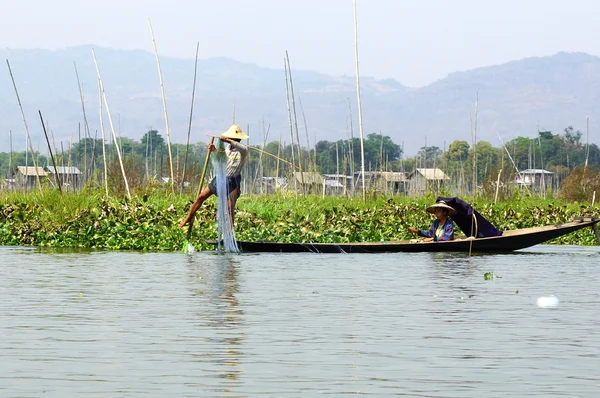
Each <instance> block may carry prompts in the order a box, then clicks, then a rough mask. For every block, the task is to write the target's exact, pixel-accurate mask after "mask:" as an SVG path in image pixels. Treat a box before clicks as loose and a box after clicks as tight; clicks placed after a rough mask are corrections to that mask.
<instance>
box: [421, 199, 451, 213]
mask: <svg viewBox="0 0 600 398" xmlns="http://www.w3.org/2000/svg"><path fill="white" fill-rule="evenodd" d="M435 209H446V210H448V214H449V215H451V216H453V215H455V214H456V210H454V209H453V208H452V207H451V206H448V205H447V204H446V203H445V202H444V201H439V202H436V203H435V204H433V205H431V206H429V207H428V208H427V212H428V213H431V214H433V213H434V212H435Z"/></svg>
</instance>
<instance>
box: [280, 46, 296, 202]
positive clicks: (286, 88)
mask: <svg viewBox="0 0 600 398" xmlns="http://www.w3.org/2000/svg"><path fill="white" fill-rule="evenodd" d="M283 69H284V71H285V95H286V105H287V113H288V124H289V127H290V136H291V139H292V143H291V146H290V148H291V150H292V165H293V166H292V175H293V172H294V171H295V169H296V160H295V159H294V127H293V124H292V110H291V108H290V91H289V83H288V65H287V60H286V59H285V58H283ZM294 192H295V194H296V199H298V180H297V179H296V176H295V175H294Z"/></svg>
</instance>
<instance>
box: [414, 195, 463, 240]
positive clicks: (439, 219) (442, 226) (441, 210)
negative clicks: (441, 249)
mask: <svg viewBox="0 0 600 398" xmlns="http://www.w3.org/2000/svg"><path fill="white" fill-rule="evenodd" d="M427 212H428V213H431V214H433V215H435V220H433V222H432V223H431V226H430V227H429V229H425V230H418V229H416V228H412V227H409V228H408V232H410V233H411V234H414V235H417V236H424V237H425V239H423V241H424V242H438V241H449V240H454V223H453V222H452V220H450V219H449V218H448V217H451V216H453V215H455V214H456V210H454V209H453V208H452V207H450V206H448V205H447V204H446V203H444V202H443V201H439V202H436V203H435V204H433V205H431V206H429V207H428V208H427Z"/></svg>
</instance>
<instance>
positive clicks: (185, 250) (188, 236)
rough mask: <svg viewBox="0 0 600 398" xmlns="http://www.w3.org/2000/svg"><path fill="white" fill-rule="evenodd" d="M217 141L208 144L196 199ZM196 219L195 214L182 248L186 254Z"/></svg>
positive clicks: (213, 138) (212, 140)
mask: <svg viewBox="0 0 600 398" xmlns="http://www.w3.org/2000/svg"><path fill="white" fill-rule="evenodd" d="M214 141H215V137H211V139H210V143H209V144H208V153H207V154H206V159H205V160H204V167H203V168H202V174H201V175H200V184H198V193H197V194H196V198H197V197H198V196H200V193H201V192H202V185H203V184H204V176H205V175H206V169H207V168H208V160H209V159H210V152H211V150H210V147H211V146H212V145H213V142H214ZM195 218H196V215H195V214H194V217H192V218H191V219H190V222H189V224H188V230H187V233H186V235H185V241H183V247H182V248H181V251H183V252H184V253H188V252H189V251H190V246H191V245H190V237H191V236H192V227H193V225H194V219H195ZM192 250H193V246H192Z"/></svg>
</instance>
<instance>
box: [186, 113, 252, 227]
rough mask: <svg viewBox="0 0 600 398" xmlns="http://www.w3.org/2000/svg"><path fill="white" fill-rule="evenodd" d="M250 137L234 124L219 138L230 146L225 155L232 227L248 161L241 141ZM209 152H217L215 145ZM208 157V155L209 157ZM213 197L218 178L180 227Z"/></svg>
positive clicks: (202, 194) (210, 147) (195, 202)
mask: <svg viewBox="0 0 600 398" xmlns="http://www.w3.org/2000/svg"><path fill="white" fill-rule="evenodd" d="M248 138H249V137H248V135H246V134H244V133H243V132H242V129H241V128H240V126H238V125H237V124H233V125H232V126H231V127H229V129H228V130H227V131H226V132H225V133H223V134H222V135H221V137H219V139H220V140H221V141H224V142H227V143H228V144H229V145H227V146H226V147H225V154H226V155H227V166H226V167H227V168H226V174H227V178H226V180H227V181H226V184H227V207H228V210H229V216H230V217H231V225H233V218H234V212H235V204H236V202H237V199H238V198H239V197H240V193H241V192H240V186H241V182H242V168H243V167H244V164H245V163H246V160H247V159H248V147H246V146H245V145H244V144H241V143H240V141H241V140H245V139H248ZM208 150H209V151H210V152H213V151H215V150H216V148H215V146H214V145H213V144H210V145H209V146H208ZM207 156H208V155H207ZM211 195H217V177H214V178H213V179H212V181H211V182H210V183H209V184H208V186H207V187H206V188H204V189H203V190H202V192H200V194H199V195H198V197H197V198H196V200H195V201H194V203H193V204H192V206H191V207H190V211H189V212H188V214H187V216H186V217H185V218H184V219H183V221H181V223H180V224H179V227H183V226H185V225H186V224H188V223H189V222H190V220H191V219H192V218H193V217H194V215H195V214H196V212H197V211H198V209H199V208H200V206H202V203H204V201H205V200H206V199H208V198H209V197H210V196H211Z"/></svg>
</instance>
